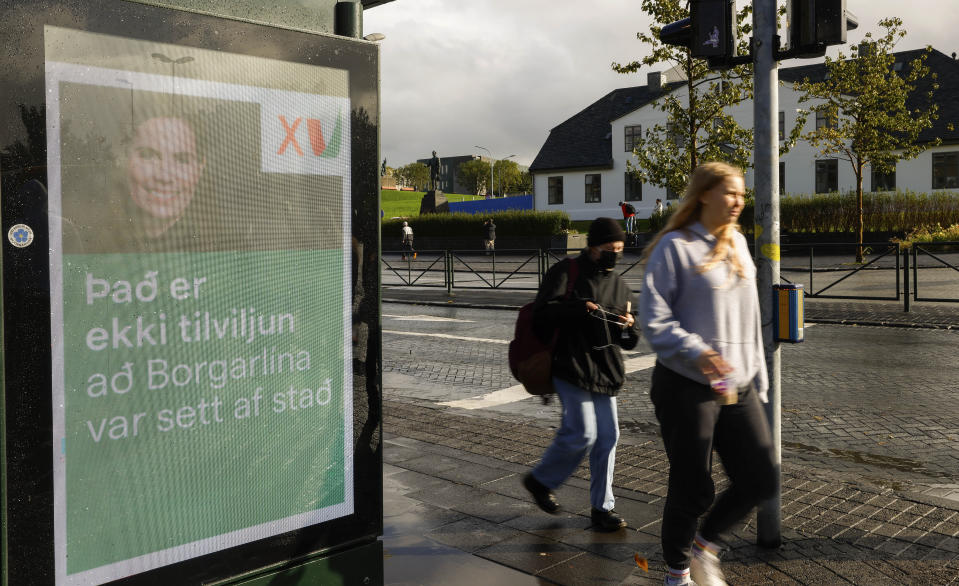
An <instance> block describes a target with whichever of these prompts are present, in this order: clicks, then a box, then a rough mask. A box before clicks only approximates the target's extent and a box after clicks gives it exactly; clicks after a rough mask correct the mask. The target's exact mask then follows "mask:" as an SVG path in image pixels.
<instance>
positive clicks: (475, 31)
mask: <svg viewBox="0 0 959 586" xmlns="http://www.w3.org/2000/svg"><path fill="white" fill-rule="evenodd" d="M739 2H740V3H742V2H743V0H739ZM780 4H785V0H780ZM640 5H641V2H640V0H591V1H589V2H583V1H573V0H469V1H468V2H467V1H464V0H455V1H453V0H394V1H393V2H390V3H388V4H385V5H382V6H379V7H376V8H372V9H369V10H366V11H365V12H364V23H363V29H364V33H366V34H369V33H374V32H378V33H383V34H384V35H386V39H385V40H383V41H381V43H380V45H381V62H380V67H381V75H382V86H381V92H382V94H381V95H382V104H381V109H382V128H381V140H382V156H383V157H385V158H386V159H387V164H388V165H390V166H391V167H399V166H402V165H405V164H407V163H410V162H412V161H415V160H416V159H421V158H427V157H429V156H430V152H431V151H433V150H436V151H437V154H438V155H439V156H440V157H444V156H455V155H467V154H476V155H486V154H487V153H486V151H484V150H481V149H478V148H476V145H479V146H482V147H486V149H488V150H489V151H490V152H491V153H492V155H493V156H494V157H496V158H503V157H506V156H508V155H516V156H515V157H514V158H513V160H515V161H517V162H518V163H520V164H521V165H529V164H530V163H531V162H532V161H533V158H534V157H535V156H536V153H537V152H538V151H539V149H540V147H541V146H542V145H543V142H544V141H545V140H546V136H547V134H548V133H549V130H550V128H553V127H554V126H557V125H558V124H560V123H561V122H563V121H564V120H566V119H567V118H569V117H570V116H572V115H574V114H575V113H577V112H579V111H580V110H582V109H583V108H585V107H586V106H588V105H589V104H591V103H592V102H594V101H596V100H597V99H599V98H600V97H602V96H604V95H605V94H607V93H608V92H610V91H611V90H614V89H616V88H620V87H629V86H636V85H645V83H646V73H647V71H646V70H643V71H641V72H639V73H635V74H631V75H622V74H618V73H615V72H614V71H612V69H611V67H610V64H611V63H612V62H614V61H616V62H619V63H627V62H630V61H634V60H638V59H640V58H642V57H643V56H644V55H645V54H647V53H648V47H647V46H645V45H644V44H643V43H642V42H640V41H639V40H638V39H636V33H637V32H638V31H641V30H648V28H649V25H650V22H651V21H650V19H649V17H648V16H647V15H645V14H644V13H643V12H642V11H641V9H640ZM907 7H908V8H910V10H907V9H906V8H907ZM847 8H848V9H849V10H850V11H852V12H853V13H855V14H856V16H857V17H858V18H859V23H860V24H859V28H858V29H857V30H855V31H851V32H850V33H849V40H850V41H851V42H853V43H855V42H858V41H859V40H861V39H862V37H863V35H864V34H865V33H866V32H869V31H873V32H875V31H876V30H877V28H878V27H877V26H876V23H877V22H878V21H879V20H880V19H882V18H885V17H887V16H898V17H899V18H901V19H902V20H903V23H904V28H905V30H906V31H907V32H908V34H907V35H906V37H905V39H903V40H902V41H900V43H899V45H897V50H900V49H901V50H907V49H915V48H920V47H924V46H926V45H932V46H933V47H935V48H936V49H938V50H940V51H942V52H943V53H946V54H950V53H952V52H953V51H959V40H955V32H954V31H955V25H956V23H957V22H959V18H957V17H956V12H957V8H959V0H916V1H914V2H902V0H847ZM846 52H847V53H848V50H847V51H846ZM832 53H833V54H834V53H835V51H833V52H832ZM814 62H815V61H810V60H802V61H800V60H791V61H785V62H782V63H781V64H780V66H781V67H783V66H785V67H789V66H792V65H802V64H808V63H814Z"/></svg>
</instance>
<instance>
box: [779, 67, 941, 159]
mask: <svg viewBox="0 0 959 586" xmlns="http://www.w3.org/2000/svg"><path fill="white" fill-rule="evenodd" d="M925 52H926V50H925V49H914V50H912V51H900V52H898V53H895V56H896V63H897V64H899V63H901V64H903V66H902V69H903V70H904V71H905V70H908V69H909V63H910V62H911V61H912V60H914V59H916V58H917V57H920V56H921V55H922V54H924V53H925ZM926 66H928V67H929V73H930V75H928V76H926V77H924V78H922V79H920V80H919V81H918V82H917V83H916V89H915V91H914V92H913V93H912V94H911V95H910V96H909V98H908V99H907V100H906V106H907V107H908V108H909V109H910V110H914V109H926V108H928V107H929V100H928V99H927V98H926V94H927V93H928V92H929V91H930V90H932V84H933V83H934V81H933V80H932V75H931V74H935V75H936V80H935V82H938V83H939V89H938V90H935V91H934V92H933V99H934V100H935V101H936V102H937V103H938V104H939V118H938V119H937V120H935V121H934V122H933V123H932V127H931V128H928V129H927V130H925V131H923V132H922V133H920V134H919V138H918V139H917V141H916V142H919V143H925V142H930V141H932V140H934V139H935V138H937V137H938V138H941V139H942V142H943V143H944V144H955V143H959V61H957V60H956V59H953V58H952V57H950V56H948V55H946V54H944V53H942V52H940V51H936V50H935V49H933V50H932V51H930V52H929V56H928V57H927V58H926ZM825 77H826V66H825V65H824V64H822V63H819V64H815V65H803V66H801V67H789V68H787V69H781V70H780V71H779V79H780V81H785V82H790V83H791V82H797V81H802V80H803V79H805V78H809V81H823V80H824V79H825ZM937 97H938V99H936V98H937ZM944 97H945V98H946V99H944ZM950 123H951V124H952V125H953V129H952V130H949V129H948V125H949V124H950Z"/></svg>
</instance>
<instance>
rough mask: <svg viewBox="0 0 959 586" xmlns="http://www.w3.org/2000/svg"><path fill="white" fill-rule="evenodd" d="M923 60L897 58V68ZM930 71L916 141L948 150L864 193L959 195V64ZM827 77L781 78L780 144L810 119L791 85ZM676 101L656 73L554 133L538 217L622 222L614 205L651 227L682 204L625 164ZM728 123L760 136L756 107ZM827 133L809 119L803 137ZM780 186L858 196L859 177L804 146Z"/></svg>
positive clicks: (782, 74) (542, 158) (537, 183)
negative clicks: (931, 87) (931, 93)
mask: <svg viewBox="0 0 959 586" xmlns="http://www.w3.org/2000/svg"><path fill="white" fill-rule="evenodd" d="M922 52H923V50H915V51H903V52H900V53H896V64H897V65H896V67H900V66H901V64H904V63H908V62H909V61H911V60H912V59H914V58H916V57H917V56H919V55H920V53H922ZM926 64H927V65H928V66H929V68H930V72H931V73H935V74H936V76H937V78H938V79H937V81H938V83H939V89H938V90H937V91H936V94H935V99H936V102H937V103H938V104H939V119H938V120H937V121H936V122H935V124H934V125H933V127H932V128H931V129H929V130H927V131H925V132H924V133H922V134H921V135H920V137H919V140H920V141H921V142H929V141H931V140H934V139H935V138H936V137H938V138H941V139H942V144H941V145H940V146H937V147H932V148H930V149H927V150H926V151H924V152H923V153H922V154H921V155H919V156H918V157H917V158H915V159H911V160H908V161H899V163H898V165H897V167H896V171H895V172H894V173H891V174H889V175H878V176H877V175H875V174H873V173H871V172H870V170H869V169H868V168H867V169H866V171H865V176H864V178H863V189H864V190H867V191H868V190H873V191H886V190H894V189H896V188H899V189H904V190H905V189H908V190H912V191H916V192H931V191H934V190H943V189H949V190H957V189H959V99H957V97H959V61H957V60H956V59H954V58H950V57H949V56H947V55H945V54H943V53H940V52H939V51H932V52H931V53H930V54H929V57H928V59H927V60H926ZM825 74H826V67H825V65H824V64H822V63H819V64H815V65H805V66H800V67H790V68H781V69H780V70H779V79H780V82H781V83H780V91H779V119H780V122H779V124H780V137H781V138H782V135H783V134H784V133H785V134H788V133H789V131H790V130H791V129H792V127H793V125H795V122H796V116H797V110H798V109H799V108H800V107H803V108H806V109H808V107H809V105H810V104H809V103H805V104H802V105H800V104H799V96H800V94H799V93H798V92H796V91H795V90H793V89H792V86H793V82H795V81H799V80H801V79H803V78H806V77H808V78H809V79H810V80H813V81H816V80H821V79H823V77H824V76H825ZM927 83H928V82H927ZM925 91H927V88H924V87H923V86H922V85H920V86H919V87H918V88H917V90H916V93H915V95H920V94H922V93H924V92H925ZM671 92H672V93H674V94H675V95H677V97H679V98H680V99H681V100H682V101H683V102H685V93H686V84H685V81H684V80H681V79H679V78H678V76H677V75H676V74H675V72H674V71H673V70H670V71H668V72H665V73H650V74H649V75H648V79H647V85H645V86H638V87H631V88H622V89H618V90H614V91H612V92H610V93H609V94H607V95H605V96H603V97H602V98H601V99H599V100H598V101H596V102H594V103H593V104H591V105H590V106H589V107H587V108H586V109H585V110H583V111H581V112H579V113H578V114H576V115H574V116H573V117H572V118H570V119H569V120H566V121H565V122H563V123H562V124H560V125H559V126H557V127H555V128H553V129H552V130H551V131H550V134H549V137H548V138H547V139H546V142H545V144H544V145H543V147H542V148H541V149H540V151H539V153H538V154H537V156H536V158H535V159H534V160H533V163H532V164H531V165H530V173H531V174H532V176H533V192H534V196H535V197H534V201H535V207H536V209H538V210H563V211H566V212H567V213H569V215H570V218H572V219H573V220H589V219H593V218H596V217H599V216H610V217H621V216H619V214H620V210H619V206H618V205H617V204H618V202H620V201H629V202H631V203H632V204H633V206H634V207H636V209H637V212H638V215H639V216H640V217H648V216H649V215H650V214H651V213H652V211H653V207H654V205H655V202H656V199H657V198H659V199H662V200H663V202H664V203H665V202H668V201H669V200H671V199H675V198H678V197H679V196H680V195H681V194H672V193H670V194H667V193H666V190H665V189H664V188H662V187H658V186H655V185H651V184H640V183H639V182H637V181H635V180H633V179H632V177H631V176H630V174H629V173H627V170H626V169H627V161H628V160H631V159H632V160H634V156H633V154H632V137H634V136H639V133H640V132H643V131H645V129H647V128H650V127H652V126H653V125H655V124H662V125H664V126H665V124H666V115H665V113H663V112H661V111H659V110H657V109H655V108H654V107H653V104H654V102H655V101H656V100H657V99H658V98H660V97H662V96H663V95H665V94H667V93H671ZM729 114H730V115H732V116H733V117H734V118H735V119H736V120H737V122H738V123H739V124H740V125H741V126H742V127H743V128H751V127H752V126H753V104H752V101H751V100H749V101H744V102H742V103H740V104H738V105H737V106H735V107H733V108H731V109H730V110H729ZM824 123H825V121H824V120H819V121H817V120H816V119H815V115H812V114H811V115H810V116H809V119H808V120H807V121H806V125H807V126H806V128H805V129H804V131H806V130H812V129H814V128H815V125H816V124H824ZM950 123H951V124H952V126H953V128H952V129H951V130H950V129H949V127H948V126H949V124H950ZM779 177H780V192H781V193H790V194H812V193H820V192H832V191H848V190H852V189H854V188H855V175H854V174H853V171H852V167H851V166H850V165H849V163H848V162H847V161H845V160H841V159H836V158H834V157H827V156H824V155H821V154H820V153H819V152H818V150H817V149H816V148H815V147H813V146H812V145H810V144H809V143H807V142H805V141H800V142H799V143H798V144H796V146H794V147H793V148H792V149H791V150H790V151H789V152H788V153H787V154H785V155H784V156H782V157H781V158H780V162H779ZM746 184H747V185H751V184H752V173H751V172H747V173H746Z"/></svg>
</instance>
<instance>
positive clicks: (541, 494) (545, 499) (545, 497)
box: [523, 474, 559, 515]
mask: <svg viewBox="0 0 959 586" xmlns="http://www.w3.org/2000/svg"><path fill="white" fill-rule="evenodd" d="M523 486H524V487H526V490H528V491H529V493H530V494H531V495H533V500H534V501H536V506H538V507H539V508H541V509H542V510H543V511H544V512H546V513H549V514H550V515H555V514H556V513H558V512H559V503H558V502H557V501H556V496H555V495H554V494H553V491H551V490H550V489H548V488H546V487H545V486H543V484H542V483H541V482H540V481H539V480H536V479H535V478H533V475H532V474H527V475H526V476H524V477H523Z"/></svg>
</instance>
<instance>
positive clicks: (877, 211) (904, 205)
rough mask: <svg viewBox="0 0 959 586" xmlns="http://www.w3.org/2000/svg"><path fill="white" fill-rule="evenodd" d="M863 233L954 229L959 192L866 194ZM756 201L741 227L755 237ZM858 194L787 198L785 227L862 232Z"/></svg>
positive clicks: (656, 225) (659, 219)
mask: <svg viewBox="0 0 959 586" xmlns="http://www.w3.org/2000/svg"><path fill="white" fill-rule="evenodd" d="M675 208H676V204H673V206H672V208H669V211H668V212H666V213H663V214H653V216H652V217H651V218H650V219H649V227H650V230H651V231H659V230H660V229H662V227H663V226H664V225H665V223H666V218H667V217H668V216H669V213H670V212H671V211H672V210H673V209H675ZM862 208H863V230H864V231H865V232H897V233H901V234H906V233H907V232H911V231H913V230H916V229H919V228H923V227H935V226H939V225H943V226H950V225H953V224H957V223H959V194H956V193H952V192H948V191H937V192H933V193H916V192H914V191H896V192H895V193H873V192H867V193H863V194H862ZM754 209H755V208H754V202H753V201H752V199H748V200H747V201H746V207H745V208H744V209H743V213H742V215H741V216H740V219H739V223H740V224H741V225H742V227H743V230H744V231H745V232H747V233H752V231H753V225H754V223H755V212H754ZM857 210H858V206H857V203H856V194H855V193H854V192H846V193H819V194H816V195H785V196H780V198H779V228H780V231H782V232H784V233H788V234H817V233H837V232H839V233H842V232H847V233H849V232H856V230H857V228H858V225H859V217H858V211H857Z"/></svg>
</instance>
